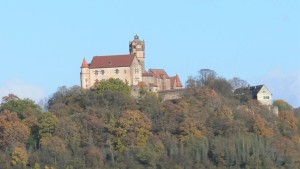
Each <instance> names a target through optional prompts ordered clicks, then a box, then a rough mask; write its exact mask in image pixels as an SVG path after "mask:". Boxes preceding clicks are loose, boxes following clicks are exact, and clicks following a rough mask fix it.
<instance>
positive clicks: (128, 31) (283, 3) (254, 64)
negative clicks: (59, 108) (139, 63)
mask: <svg viewBox="0 0 300 169" xmlns="http://www.w3.org/2000/svg"><path fill="white" fill-rule="evenodd" d="M135 34H138V35H139V36H140V38H141V39H143V40H145V42H146V68H147V69H148V68H164V69H165V70H166V71H167V72H168V74H169V75H175V74H176V73H177V74H178V75H180V77H181V79H182V81H183V82H185V81H186V80H187V77H188V76H189V75H193V76H195V75H197V72H198V70H200V69H202V68H209V69H213V70H215V71H216V72H217V73H218V75H220V76H222V77H225V78H227V79H231V78H233V77H239V78H241V79H244V80H246V81H247V82H248V83H250V84H251V85H258V84H266V85H267V87H268V88H269V89H270V90H271V91H272V93H273V96H274V98H275V99H284V100H286V101H288V102H289V103H290V104H292V105H293V106H294V107H299V106H300V1H299V0H251V1H250V0H186V1H179V0H172V1H171V0H160V1H158V0H152V1H142V0H126V1H121V0H89V1H82V0H59V1H58V0H52V1H47V2H46V1H40V0H28V1H21V0H15V1H12V0H7V1H0V58H1V67H0V71H1V76H0V96H1V97H2V96H3V95H7V94H8V93H15V94H17V95H18V96H20V97H29V98H31V99H34V100H39V99H41V98H44V97H47V96H49V95H51V94H53V93H54V92H55V91H56V90H57V88H58V87H60V86H63V85H65V86H68V87H70V86H73V85H80V66H81V63H82V60H83V58H84V57H85V58H86V59H87V61H88V62H90V61H91V59H92V57H93V56H95V55H113V54H127V53H128V42H129V41H130V40H132V39H133V36H134V35H135Z"/></svg>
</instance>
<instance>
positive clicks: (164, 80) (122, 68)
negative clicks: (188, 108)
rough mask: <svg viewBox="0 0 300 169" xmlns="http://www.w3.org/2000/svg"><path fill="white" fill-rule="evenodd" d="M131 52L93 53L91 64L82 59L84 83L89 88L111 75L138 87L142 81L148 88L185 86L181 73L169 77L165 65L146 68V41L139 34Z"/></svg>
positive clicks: (161, 89)
mask: <svg viewBox="0 0 300 169" xmlns="http://www.w3.org/2000/svg"><path fill="white" fill-rule="evenodd" d="M129 51H130V53H129V54H124V55H109V56H94V57H93V59H92V61H91V63H90V64H88V62H87V61H86V59H85V58H84V59H83V62H82V65H81V87H82V88H83V89H88V88H91V87H93V85H94V83H95V82H97V81H101V80H106V79H109V78H118V79H121V80H123V81H124V82H126V83H128V85H130V86H132V87H133V89H134V90H136V88H137V86H139V84H141V83H143V84H144V86H147V88H148V90H149V91H153V92H159V91H170V90H177V89H182V87H183V86H182V83H181V80H180V78H179V76H178V75H176V76H173V77H170V76H169V75H168V74H167V72H166V71H165V70H164V69H149V70H148V71H145V63H144V61H145V42H144V41H142V40H140V39H139V37H138V36H137V35H136V36H135V37H134V40H133V41H131V42H130V43H129Z"/></svg>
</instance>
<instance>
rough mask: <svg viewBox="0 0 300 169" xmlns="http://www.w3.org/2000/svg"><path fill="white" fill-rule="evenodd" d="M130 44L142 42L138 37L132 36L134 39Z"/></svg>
mask: <svg viewBox="0 0 300 169" xmlns="http://www.w3.org/2000/svg"><path fill="white" fill-rule="evenodd" d="M132 42H136V43H139V42H143V41H141V40H140V37H139V36H138V35H137V34H136V35H135V36H134V39H133V41H132Z"/></svg>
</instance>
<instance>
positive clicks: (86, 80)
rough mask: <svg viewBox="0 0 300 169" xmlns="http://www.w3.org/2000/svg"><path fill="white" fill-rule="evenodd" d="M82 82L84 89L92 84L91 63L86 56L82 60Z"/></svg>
mask: <svg viewBox="0 0 300 169" xmlns="http://www.w3.org/2000/svg"><path fill="white" fill-rule="evenodd" d="M80 82H81V88H82V89H89V88H90V87H91V86H90V68H89V64H88V63H87V62H86V60H85V58H84V59H83V61H82V65H81V72H80Z"/></svg>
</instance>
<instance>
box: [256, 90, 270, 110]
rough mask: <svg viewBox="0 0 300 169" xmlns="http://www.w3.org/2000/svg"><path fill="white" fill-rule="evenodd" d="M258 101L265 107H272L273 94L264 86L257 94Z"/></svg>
mask: <svg viewBox="0 0 300 169" xmlns="http://www.w3.org/2000/svg"><path fill="white" fill-rule="evenodd" d="M257 100H258V101H259V102H260V103H262V104H264V105H272V93H271V92H270V91H269V89H268V88H267V87H266V86H263V87H262V88H261V89H260V91H259V92H258V94H257Z"/></svg>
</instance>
